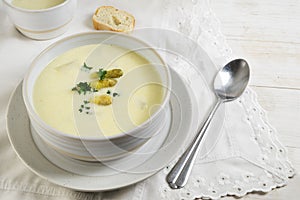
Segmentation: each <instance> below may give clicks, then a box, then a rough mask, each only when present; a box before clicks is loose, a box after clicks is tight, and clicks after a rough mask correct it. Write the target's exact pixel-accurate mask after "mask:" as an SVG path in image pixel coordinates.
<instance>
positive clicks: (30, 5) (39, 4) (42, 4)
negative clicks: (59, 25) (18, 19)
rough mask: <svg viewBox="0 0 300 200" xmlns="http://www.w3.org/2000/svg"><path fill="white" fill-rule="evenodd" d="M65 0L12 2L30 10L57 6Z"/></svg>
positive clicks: (14, 0) (16, 0)
mask: <svg viewBox="0 0 300 200" xmlns="http://www.w3.org/2000/svg"><path fill="white" fill-rule="evenodd" d="M64 1H65V0H13V1H12V4H13V5H14V6H16V7H19V8H24V9H28V10H41V9H47V8H51V7H54V6H57V5H59V4H61V3H63V2H64Z"/></svg>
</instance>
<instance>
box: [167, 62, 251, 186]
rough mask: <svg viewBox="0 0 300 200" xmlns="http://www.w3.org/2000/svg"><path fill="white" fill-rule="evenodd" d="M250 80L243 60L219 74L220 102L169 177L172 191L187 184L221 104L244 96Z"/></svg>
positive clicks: (216, 81)
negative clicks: (205, 136) (206, 134)
mask: <svg viewBox="0 0 300 200" xmlns="http://www.w3.org/2000/svg"><path fill="white" fill-rule="evenodd" d="M249 78H250V69H249V65H248V63H247V62H246V61H245V60H243V59H236V60H233V61H231V62H229V63H228V64H227V65H225V66H224V67H223V68H222V69H221V70H220V71H219V72H218V74H217V75H216V77H215V81H214V92H215V94H216V96H217V97H218V101H217V102H216V104H215V106H214V107H213V109H212V110H211V111H210V113H209V115H208V117H207V119H206V121H205V122H204V124H203V126H202V128H201V129H200V130H199V131H198V133H197V134H196V137H195V138H194V140H193V142H192V143H191V144H190V146H189V147H188V148H187V149H186V151H185V152H184V153H183V155H182V156H181V157H180V159H179V160H178V161H177V163H176V164H175V165H174V167H173V168H172V170H171V171H170V172H169V174H168V175H167V182H168V183H169V186H170V187H171V188H172V189H179V188H182V187H183V186H184V185H185V184H186V183H187V180H188V178H189V175H190V173H191V170H192V167H193V165H194V162H195V159H196V157H197V154H198V152H199V149H200V143H201V141H202V138H203V136H204V135H205V133H206V131H207V129H208V127H209V124H210V122H211V119H212V118H213V116H214V114H215V113H216V111H217V109H218V108H219V106H220V105H221V103H226V102H229V101H233V100H235V99H237V98H238V97H239V96H241V95H242V94H243V92H244V90H245V89H246V87H247V85H248V82H249Z"/></svg>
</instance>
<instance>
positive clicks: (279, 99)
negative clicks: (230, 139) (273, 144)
mask: <svg viewBox="0 0 300 200" xmlns="http://www.w3.org/2000/svg"><path fill="white" fill-rule="evenodd" d="M210 3H211V7H212V10H213V11H214V12H215V14H216V16H217V17H218V18H219V20H220V22H221V23H220V24H221V31H222V32H223V34H224V35H225V36H226V39H227V41H228V43H229V46H230V47H231V48H232V50H233V53H234V54H235V55H237V56H239V57H243V58H246V59H247V60H248V61H249V63H250V65H251V72H252V77H251V83H250V85H251V87H252V88H253V89H254V90H255V91H256V92H257V95H258V101H259V103H260V104H261V106H262V107H263V108H264V109H265V110H266V111H267V112H268V118H269V120H270V123H271V124H272V125H273V126H274V127H275V128H276V129H277V131H278V137H279V139H280V141H281V142H282V143H283V144H284V145H285V147H286V148H287V149H288V152H289V158H290V161H291V162H292V164H293V166H294V167H295V169H296V171H300V156H299V155H300V12H299V10H300V1H299V0H286V1H273V0H242V1H241V0H227V1H220V0H210ZM299 186H300V177H299V176H297V175H296V176H295V177H294V178H293V179H291V180H290V181H289V183H288V185H287V186H285V187H283V188H279V189H275V190H273V191H271V192H269V193H267V194H263V193H251V194H248V195H247V196H246V197H244V198H243V199H253V200H256V199H272V200H282V199H289V200H290V199H291V200H293V199H298V198H299V196H300V190H299ZM224 199H236V198H234V197H226V198H224Z"/></svg>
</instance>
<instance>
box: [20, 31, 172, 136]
mask: <svg viewBox="0 0 300 200" xmlns="http://www.w3.org/2000/svg"><path fill="white" fill-rule="evenodd" d="M97 34H111V35H112V36H121V37H127V38H130V39H133V40H136V41H137V42H139V43H141V44H142V45H144V46H145V47H147V48H148V49H150V50H151V51H152V52H153V53H154V54H155V55H156V56H157V58H158V59H159V60H160V62H161V64H162V65H163V66H164V68H165V70H166V74H167V77H166V80H167V85H166V92H165V95H164V98H163V102H162V103H161V104H160V105H161V106H160V107H159V109H158V110H157V111H156V112H155V113H154V114H152V115H151V116H150V117H149V118H148V119H147V120H146V121H144V122H143V123H142V124H140V125H138V126H136V127H134V128H133V129H131V130H129V131H127V132H121V133H118V134H114V135H109V136H105V135H104V136H103V137H102V136H101V137H96V136H87V137H84V136H80V135H72V134H68V133H65V132H63V131H60V130H58V129H56V128H54V127H52V126H50V125H49V124H47V123H46V122H45V121H44V120H43V119H42V118H41V117H40V116H39V115H38V114H37V112H36V110H35V109H34V106H33V105H32V104H31V103H30V100H29V95H28V93H27V91H28V90H27V88H28V78H29V76H30V74H31V72H32V70H33V69H34V68H35V66H36V65H35V63H36V62H37V61H38V60H39V58H40V57H42V56H44V55H45V54H46V53H47V52H48V51H50V50H51V49H53V48H55V47H56V46H57V45H59V44H63V43H64V42H66V41H68V40H72V39H73V38H78V37H82V36H87V35H97ZM46 66H47V65H46ZM171 82H172V81H171V73H170V69H169V66H168V65H167V64H166V63H165V61H164V60H163V59H162V58H161V56H160V55H159V53H158V52H157V51H156V50H155V49H154V48H152V47H151V45H149V44H148V43H146V42H145V41H143V40H141V39H139V38H136V37H134V36H132V35H128V34H124V33H118V32H112V31H101V32H99V31H88V32H82V33H77V34H73V35H70V36H68V37H65V38H63V39H60V40H58V41H56V42H54V43H52V44H51V45H49V46H48V47H46V48H45V49H44V50H43V51H42V52H41V53H40V54H38V55H37V56H36V57H35V58H34V60H33V61H32V62H31V64H30V67H29V69H28V71H27V73H26V74H25V76H24V79H23V85H22V96H23V100H24V104H25V107H26V110H27V112H28V114H29V116H30V119H33V120H34V121H35V122H36V123H37V124H38V125H39V126H41V128H43V129H44V130H46V131H47V132H51V133H52V134H55V135H57V136H59V137H64V138H68V139H75V140H78V139H79V140H81V141H107V140H114V139H120V138H123V137H132V136H133V135H132V133H134V132H138V131H140V130H141V129H142V128H143V127H145V126H146V125H147V124H148V123H149V122H151V121H152V119H153V118H155V117H156V116H157V115H158V114H159V113H161V112H162V110H163V109H164V108H165V107H166V106H168V103H169V100H170V94H171V86H172V83H171Z"/></svg>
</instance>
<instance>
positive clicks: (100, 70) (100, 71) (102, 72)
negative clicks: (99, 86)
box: [97, 68, 107, 80]
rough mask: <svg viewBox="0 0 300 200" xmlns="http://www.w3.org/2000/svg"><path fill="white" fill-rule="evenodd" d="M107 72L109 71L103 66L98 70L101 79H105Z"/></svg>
mask: <svg viewBox="0 0 300 200" xmlns="http://www.w3.org/2000/svg"><path fill="white" fill-rule="evenodd" d="M106 73H107V71H106V70H104V69H103V68H101V69H99V71H98V72H97V75H98V78H99V80H103V79H104V78H105V75H106Z"/></svg>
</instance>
